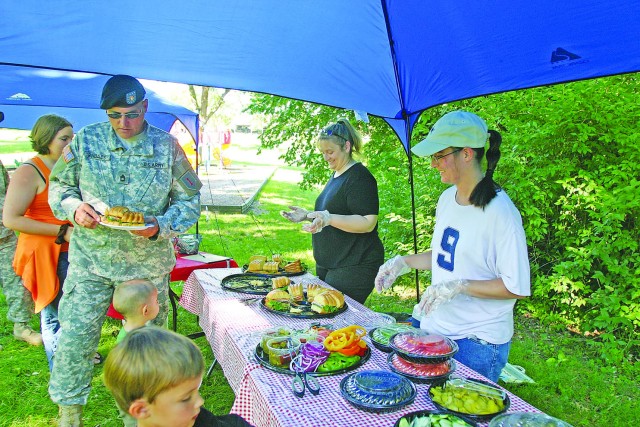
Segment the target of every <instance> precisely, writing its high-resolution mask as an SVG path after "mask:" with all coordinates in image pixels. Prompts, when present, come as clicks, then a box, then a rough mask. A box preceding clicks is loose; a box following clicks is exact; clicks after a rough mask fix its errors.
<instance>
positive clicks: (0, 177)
mask: <svg viewBox="0 0 640 427" xmlns="http://www.w3.org/2000/svg"><path fill="white" fill-rule="evenodd" d="M8 186H9V172H7V170H6V169H5V168H4V165H3V164H2V161H0V239H4V238H5V237H7V236H10V235H12V234H13V235H14V236H15V234H14V232H13V230H9V229H8V228H6V227H5V226H4V225H2V211H3V210H4V198H5V196H6V194H7V187H8Z"/></svg>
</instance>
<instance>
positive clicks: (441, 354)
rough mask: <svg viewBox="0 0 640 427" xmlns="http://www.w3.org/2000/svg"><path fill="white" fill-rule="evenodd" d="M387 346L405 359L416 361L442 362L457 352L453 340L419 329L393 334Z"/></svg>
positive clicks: (456, 345)
mask: <svg viewBox="0 0 640 427" xmlns="http://www.w3.org/2000/svg"><path fill="white" fill-rule="evenodd" d="M389 346H390V347H391V349H393V351H395V352H396V353H398V354H400V355H401V356H402V357H403V358H405V359H406V360H410V361H412V362H417V363H439V362H443V361H445V360H447V359H450V358H451V357H453V355H455V354H456V353H457V352H458V344H456V342H455V341H453V340H451V339H449V338H447V337H445V336H443V335H438V334H430V333H428V332H426V331H423V330H419V329H415V330H414V331H409V332H399V333H397V334H395V335H394V336H392V337H391V339H390V340H389Z"/></svg>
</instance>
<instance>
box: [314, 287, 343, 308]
mask: <svg viewBox="0 0 640 427" xmlns="http://www.w3.org/2000/svg"><path fill="white" fill-rule="evenodd" d="M343 306H344V296H343V295H342V293H341V292H340V291H334V290H331V289H327V290H326V291H324V292H322V293H320V294H318V295H316V296H315V298H313V302H312V303H311V310H313V311H315V312H316V313H320V314H326V313H335V312H336V311H338V310H339V309H341V308H342V307H343Z"/></svg>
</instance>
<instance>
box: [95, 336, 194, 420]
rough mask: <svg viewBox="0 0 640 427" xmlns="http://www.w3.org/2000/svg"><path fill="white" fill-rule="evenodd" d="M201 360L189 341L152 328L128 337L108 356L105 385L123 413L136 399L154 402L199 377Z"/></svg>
mask: <svg viewBox="0 0 640 427" xmlns="http://www.w3.org/2000/svg"><path fill="white" fill-rule="evenodd" d="M203 372H204V359H203V358H202V353H201V352H200V349H199V348H198V346H196V345H195V344H194V343H193V341H191V340H190V339H189V338H187V337H185V336H183V335H179V334H177V333H175V332H172V331H169V330H167V329H162V328H159V327H155V326H147V327H146V328H139V329H135V330H133V331H131V332H129V333H128V334H127V336H126V337H125V338H124V340H123V341H122V342H121V343H120V344H118V345H117V346H116V347H115V348H114V349H113V350H111V352H110V353H109V356H108V357H107V361H106V362H105V365H104V384H105V385H106V386H107V388H108V389H109V390H110V391H111V394H113V397H114V398H115V400H116V403H117V404H118V406H119V407H120V409H122V410H123V411H125V412H128V410H129V407H130V406H131V404H132V403H133V402H135V401H136V400H138V399H141V398H145V399H146V400H147V401H148V402H149V403H153V401H154V400H155V398H156V397H157V396H158V394H160V393H162V392H163V391H165V390H168V389H170V388H173V387H176V386H178V385H180V384H182V383H183V382H185V381H188V380H191V379H193V378H197V377H200V376H202V374H203Z"/></svg>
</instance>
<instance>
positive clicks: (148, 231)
mask: <svg viewBox="0 0 640 427" xmlns="http://www.w3.org/2000/svg"><path fill="white" fill-rule="evenodd" d="M144 223H145V224H153V227H149V228H145V229H142V230H135V231H130V232H129V233H131V234H135V235H136V236H140V237H146V238H149V237H153V236H155V235H156V234H158V231H160V226H159V225H158V220H157V219H156V217H155V216H148V217H145V219H144Z"/></svg>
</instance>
